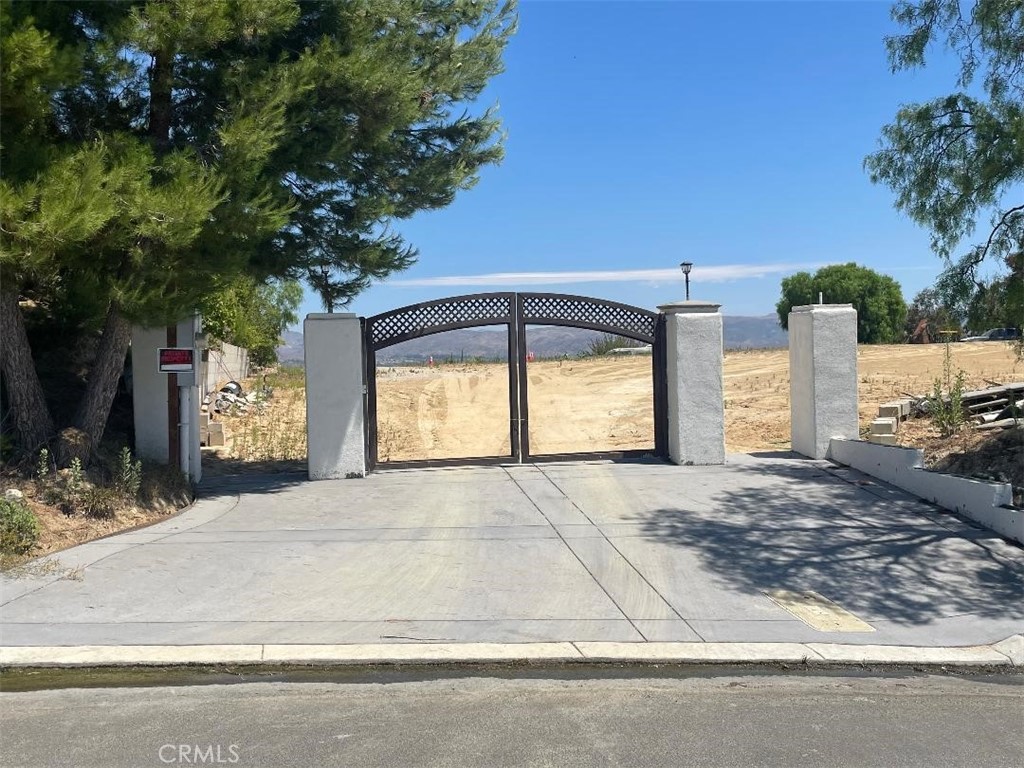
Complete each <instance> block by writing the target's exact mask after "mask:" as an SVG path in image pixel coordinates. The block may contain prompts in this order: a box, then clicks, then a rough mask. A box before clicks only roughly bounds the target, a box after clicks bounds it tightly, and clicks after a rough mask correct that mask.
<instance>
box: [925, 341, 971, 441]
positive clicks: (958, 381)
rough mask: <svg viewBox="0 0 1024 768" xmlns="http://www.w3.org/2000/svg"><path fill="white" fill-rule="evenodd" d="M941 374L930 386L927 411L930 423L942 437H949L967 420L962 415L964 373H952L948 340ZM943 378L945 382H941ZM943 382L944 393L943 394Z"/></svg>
mask: <svg viewBox="0 0 1024 768" xmlns="http://www.w3.org/2000/svg"><path fill="white" fill-rule="evenodd" d="M942 369H943V375H942V376H940V377H936V379H935V382H934V384H933V386H932V396H931V397H929V398H928V411H929V412H930V413H931V416H932V423H934V424H935V426H936V427H937V428H938V430H939V433H940V434H941V435H942V436H943V437H950V436H952V435H955V434H956V433H957V432H959V431H960V430H961V428H962V427H963V426H964V424H965V423H966V421H967V418H966V416H965V415H964V402H963V395H964V380H965V378H966V374H965V373H964V371H963V370H958V371H957V372H956V374H955V375H954V374H953V356H952V352H951V350H950V345H949V342H948V341H947V342H946V351H945V355H944V357H943V361H942ZM943 380H945V382H943ZM943 383H945V394H943Z"/></svg>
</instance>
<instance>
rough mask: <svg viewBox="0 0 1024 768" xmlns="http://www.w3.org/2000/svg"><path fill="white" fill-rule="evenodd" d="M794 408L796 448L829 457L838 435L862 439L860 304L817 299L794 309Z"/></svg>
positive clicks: (791, 328) (791, 363) (806, 453)
mask: <svg viewBox="0 0 1024 768" xmlns="http://www.w3.org/2000/svg"><path fill="white" fill-rule="evenodd" d="M789 412H790V429H791V432H792V434H791V444H792V446H793V450H794V451H796V452H797V453H802V454H803V455H804V456H809V457H810V458H812V459H824V458H825V457H826V454H827V453H828V442H829V440H830V439H831V438H833V437H845V438H848V439H851V440H856V439H857V437H858V436H859V431H858V421H857V310H855V309H854V308H853V307H852V306H851V305H849V304H811V305H807V306H802V307H793V309H792V311H790V313H789Z"/></svg>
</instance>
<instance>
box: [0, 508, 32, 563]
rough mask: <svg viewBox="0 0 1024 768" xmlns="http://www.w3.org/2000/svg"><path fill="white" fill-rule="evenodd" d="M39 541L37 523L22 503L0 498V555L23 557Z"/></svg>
mask: <svg viewBox="0 0 1024 768" xmlns="http://www.w3.org/2000/svg"><path fill="white" fill-rule="evenodd" d="M37 541H39V521H38V520H36V516H35V515H34V514H32V510H31V509H29V508H28V506H27V505H26V504H25V502H23V501H15V500H13V499H6V498H0V553H2V554H5V555H23V554H25V553H26V552H28V551H29V550H31V549H32V547H34V546H35V545H36V542H37Z"/></svg>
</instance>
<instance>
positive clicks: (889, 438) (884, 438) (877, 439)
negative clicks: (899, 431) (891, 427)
mask: <svg viewBox="0 0 1024 768" xmlns="http://www.w3.org/2000/svg"><path fill="white" fill-rule="evenodd" d="M868 440H870V441H871V442H872V443H877V444H878V445H899V444H900V441H899V439H898V438H897V437H896V435H876V434H875V433H871V434H870V435H868Z"/></svg>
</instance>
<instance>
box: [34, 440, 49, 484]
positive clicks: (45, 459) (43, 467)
mask: <svg viewBox="0 0 1024 768" xmlns="http://www.w3.org/2000/svg"><path fill="white" fill-rule="evenodd" d="M49 476H50V452H49V451H48V450H46V449H45V448H43V449H42V450H40V451H39V461H38V462H37V463H36V480H37V481H38V482H40V483H45V482H46V478H48V477H49Z"/></svg>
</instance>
